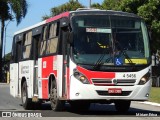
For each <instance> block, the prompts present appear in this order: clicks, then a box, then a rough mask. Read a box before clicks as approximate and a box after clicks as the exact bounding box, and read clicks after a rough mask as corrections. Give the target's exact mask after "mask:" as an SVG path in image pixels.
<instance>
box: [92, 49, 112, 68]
mask: <svg viewBox="0 0 160 120" xmlns="http://www.w3.org/2000/svg"><path fill="white" fill-rule="evenodd" d="M108 49H109V53H111V52H110V47H109V48H105V51H104V53H103V54H101V56H100V57H99V59H98V60H97V62H96V63H95V65H94V66H93V69H98V68H99V67H100V66H101V65H103V64H104V63H108V62H109V61H110V60H111V59H112V58H113V57H112V56H111V54H110V57H108V58H107V59H106V60H105V62H102V60H103V58H104V57H105V55H106V52H107V50H108Z"/></svg>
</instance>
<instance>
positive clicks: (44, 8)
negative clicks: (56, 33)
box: [3, 0, 103, 54]
mask: <svg viewBox="0 0 160 120" xmlns="http://www.w3.org/2000/svg"><path fill="white" fill-rule="evenodd" d="M27 1H28V4H29V7H28V13H27V15H26V17H25V18H24V19H22V22H21V23H20V24H19V25H18V26H17V23H16V20H14V21H11V22H9V23H8V21H7V22H6V24H8V25H7V27H6V38H4V39H5V40H6V44H5V42H4V45H5V46H6V47H5V54H7V53H9V52H11V49H12V40H13V35H14V33H15V32H16V31H18V30H21V29H23V28H26V27H29V26H32V25H34V24H37V23H39V22H41V21H42V16H44V15H49V14H50V10H51V8H53V7H57V6H59V5H62V4H64V3H66V2H68V1H69V0H27ZM89 1H90V0H79V2H80V3H81V4H83V5H84V6H86V7H89ZM102 2H103V0H92V3H102ZM3 53H4V52H3Z"/></svg>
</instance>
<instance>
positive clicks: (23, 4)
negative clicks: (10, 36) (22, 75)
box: [0, 0, 28, 81]
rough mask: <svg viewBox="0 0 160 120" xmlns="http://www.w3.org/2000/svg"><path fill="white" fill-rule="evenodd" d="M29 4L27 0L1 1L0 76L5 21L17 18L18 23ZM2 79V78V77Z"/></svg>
mask: <svg viewBox="0 0 160 120" xmlns="http://www.w3.org/2000/svg"><path fill="white" fill-rule="evenodd" d="M27 8H28V4H27V1H26V0H1V1H0V21H1V39H0V77H2V53H3V36H4V27H5V21H7V20H12V19H14V18H15V19H16V21H17V25H18V24H19V23H20V22H21V20H22V18H24V17H25V15H26V13H27ZM12 13H13V14H12ZM0 80H1V81H2V79H0Z"/></svg>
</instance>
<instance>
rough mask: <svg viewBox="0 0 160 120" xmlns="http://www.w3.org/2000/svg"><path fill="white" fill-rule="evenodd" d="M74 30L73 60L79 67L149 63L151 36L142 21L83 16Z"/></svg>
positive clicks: (76, 17) (130, 18) (77, 17)
mask: <svg viewBox="0 0 160 120" xmlns="http://www.w3.org/2000/svg"><path fill="white" fill-rule="evenodd" d="M72 28H73V59H74V61H75V62H76V63H78V64H92V65H95V64H97V63H98V62H100V63H101V64H102V65H128V64H129V63H134V64H135V65H142V64H143V65H144V64H148V63H149V62H150V52H149V40H148V33H147V29H146V26H145V24H144V22H143V21H142V20H141V19H139V18H134V17H125V16H123V17H122V16H121V17H119V16H107V15H80V16H74V17H73V18H72ZM126 56H127V57H126Z"/></svg>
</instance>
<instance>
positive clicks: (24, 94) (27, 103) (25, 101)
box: [21, 81, 33, 110]
mask: <svg viewBox="0 0 160 120" xmlns="http://www.w3.org/2000/svg"><path fill="white" fill-rule="evenodd" d="M21 99H22V106H23V108H24V109H25V110H30V109H32V106H33V105H32V99H30V98H28V91H27V83H26V81H24V82H23V84H22V90H21Z"/></svg>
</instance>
